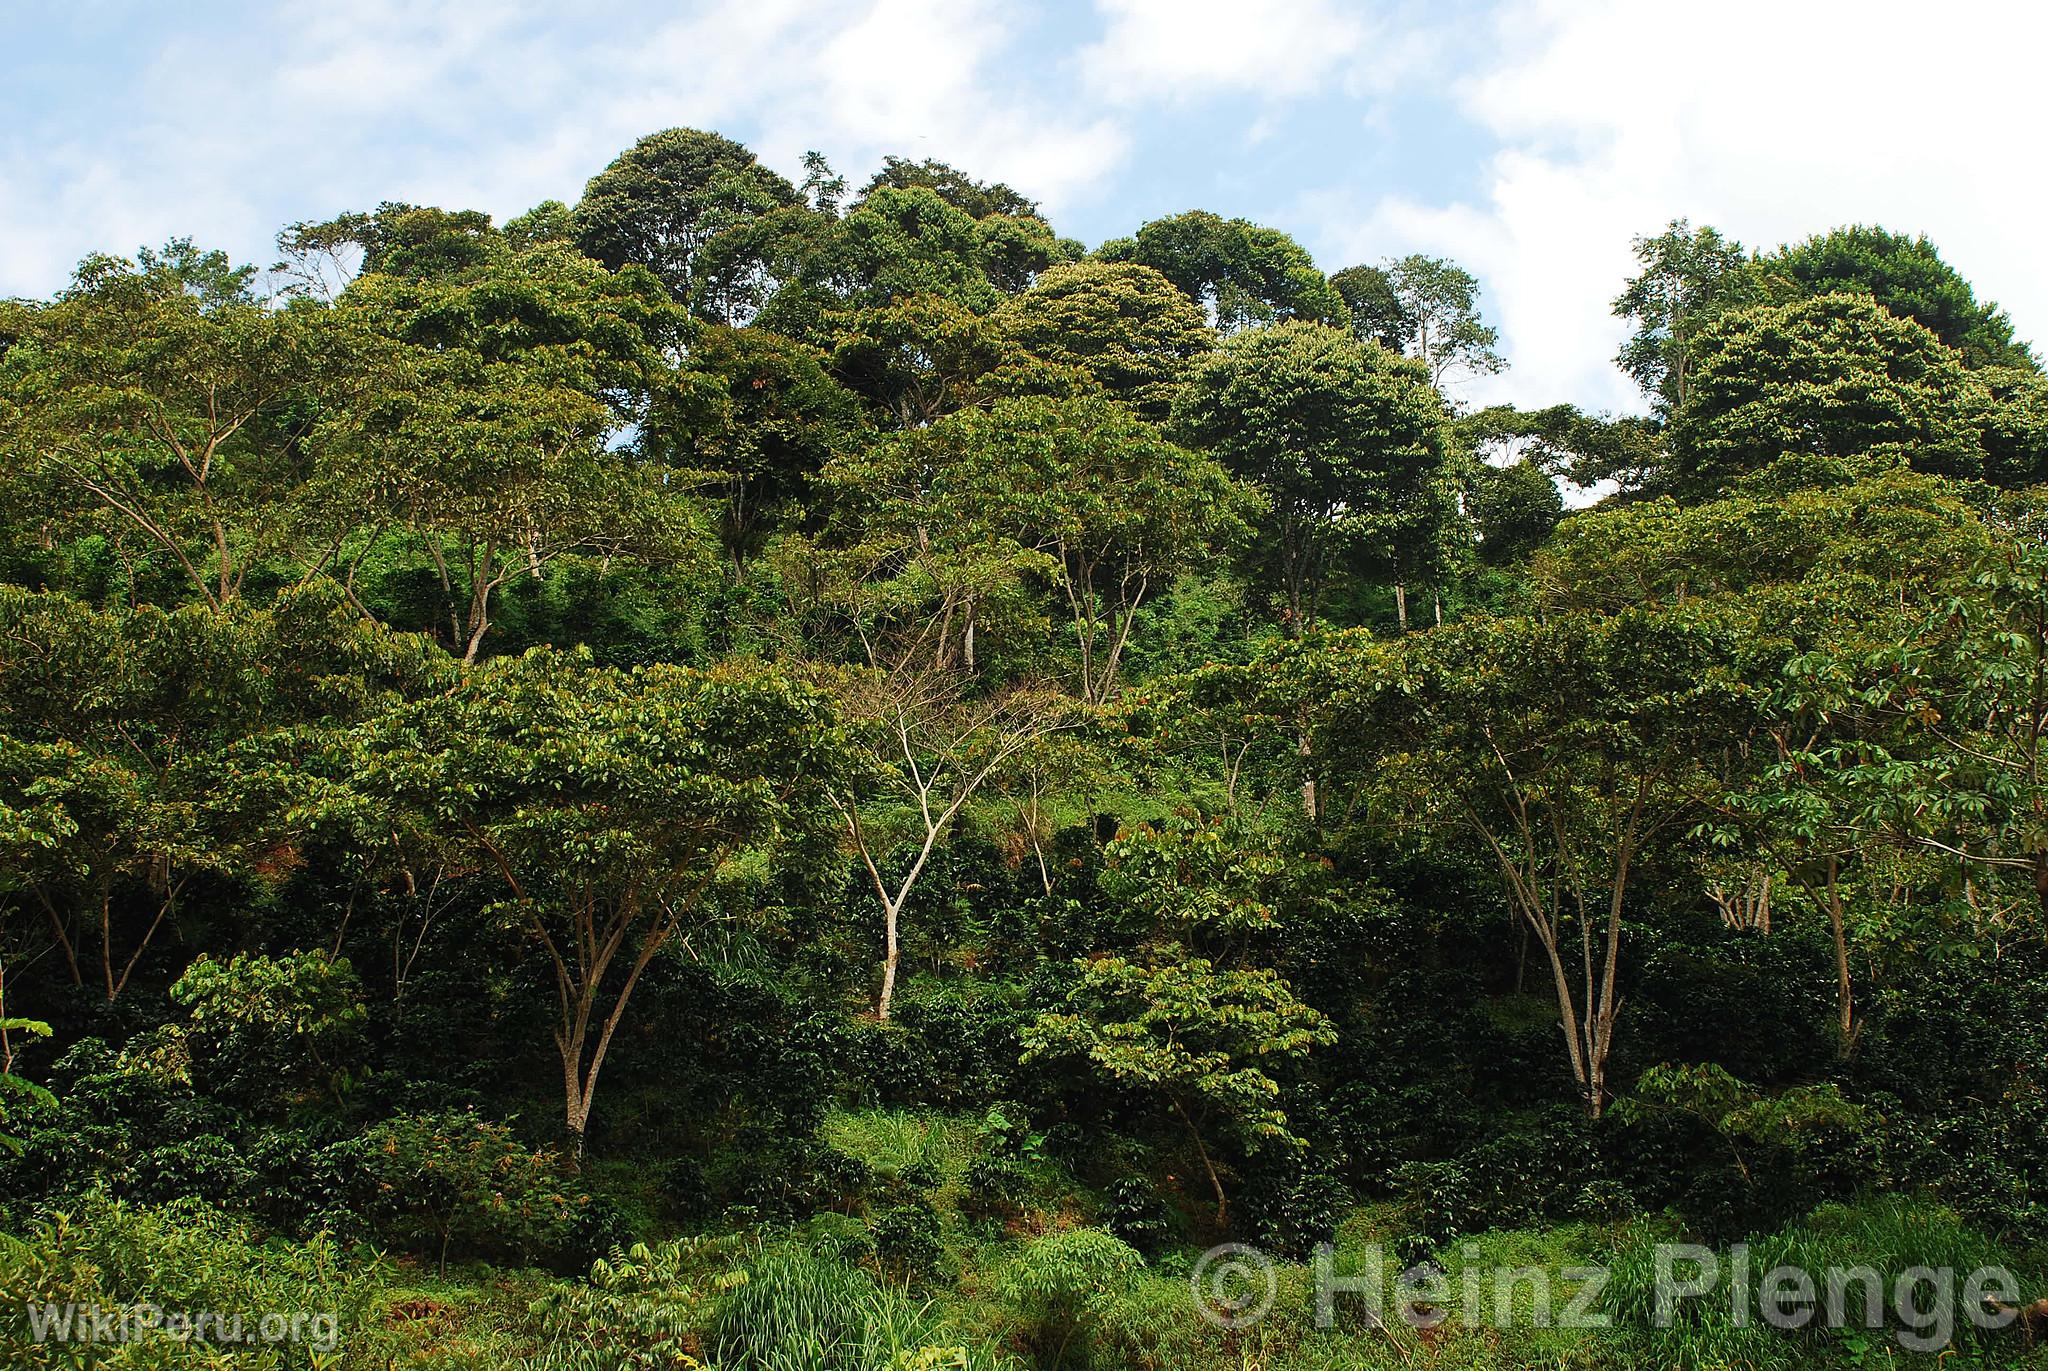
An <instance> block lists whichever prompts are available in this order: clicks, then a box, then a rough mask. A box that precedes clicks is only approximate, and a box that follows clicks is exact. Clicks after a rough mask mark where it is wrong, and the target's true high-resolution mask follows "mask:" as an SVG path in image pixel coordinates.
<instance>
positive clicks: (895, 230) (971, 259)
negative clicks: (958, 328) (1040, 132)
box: [833, 186, 1063, 313]
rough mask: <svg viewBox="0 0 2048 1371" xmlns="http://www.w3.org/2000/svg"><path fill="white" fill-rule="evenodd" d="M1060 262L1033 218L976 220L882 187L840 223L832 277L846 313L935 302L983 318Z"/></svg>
mask: <svg viewBox="0 0 2048 1371" xmlns="http://www.w3.org/2000/svg"><path fill="white" fill-rule="evenodd" d="M1062 255H1063V250H1062V249H1061V247H1060V245H1059V243H1058V241H1057V240H1056V239H1054V237H1053V234H1052V230H1051V229H1050V228H1048V227H1047V226H1046V224H1045V221H1044V220H1042V219H1039V218H1037V217H1035V216H1027V217H1022V218H1011V217H1008V216H1005V215H990V216H988V217H986V218H981V219H977V218H975V217H974V216H973V215H971V214H968V213H967V212H966V211H965V210H962V209H958V208H956V207H955V206H953V205H951V204H949V203H947V201H946V200H945V199H944V198H943V197H941V196H940V195H939V193H938V192H937V191H934V190H930V189H927V188H926V187H923V186H909V187H905V188H897V187H894V186H883V187H881V188H879V189H876V190H874V191H873V192H872V193H870V194H869V195H867V196H865V197H864V198H863V199H862V200H861V202H860V203H859V204H858V205H856V206H855V207H854V208H853V209H851V210H850V211H848V213H847V215H846V218H845V219H843V220H841V221H840V224H839V230H838V235H837V238H836V240H835V244H834V247H833V263H834V273H833V274H834V276H835V277H836V279H837V281H838V284H839V291H838V294H839V296H840V298H841V299H842V300H843V301H844V302H845V303H846V304H847V305H850V306H854V307H873V306H879V305H886V304H889V303H890V302H892V301H897V300H902V299H905V298H907V297H910V296H913V295H937V296H941V297H943V298H945V299H947V300H949V301H952V302H953V303H955V304H958V305H960V306H962V307H963V308H966V309H970V310H973V311H975V312H976V313H986V312H987V311H989V310H991V309H993V308H995V307H996V305H997V304H999V303H1000V302H1001V300H1002V298H1003V296H1004V295H1006V294H1012V293H1014V292H1016V291H1020V290H1023V289H1024V288H1025V287H1026V286H1028V285H1030V284H1031V281H1032V278H1033V277H1035V276H1036V275H1037V274H1038V273H1039V272H1040V271H1042V270H1044V269H1045V268H1046V267H1048V266H1050V265H1051V264H1052V263H1053V262H1055V261H1058V260H1059V259H1060V257H1061V256H1062Z"/></svg>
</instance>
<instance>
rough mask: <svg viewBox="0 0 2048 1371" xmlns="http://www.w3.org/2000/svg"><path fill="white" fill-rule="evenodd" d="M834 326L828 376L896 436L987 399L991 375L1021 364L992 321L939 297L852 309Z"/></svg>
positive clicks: (1020, 357) (1014, 347)
mask: <svg viewBox="0 0 2048 1371" xmlns="http://www.w3.org/2000/svg"><path fill="white" fill-rule="evenodd" d="M837 325H838V336H837V339H836V341H835V344H834V346H833V349H832V352H831V354H830V363H829V369H830V371H831V373H832V375H833V376H834V377H835V378H837V379H838V380H839V381H840V383H841V384H843V385H844V386H846V388H847V389H849V390H851V391H853V392H854V394H856V395H858V396H860V397H861V398H862V399H863V400H865V401H866V402H867V403H868V406H869V407H870V409H871V410H873V411H874V414H875V416H876V418H877V420H878V422H879V423H881V424H882V425H884V426H887V427H893V428H897V429H902V430H910V429H918V428H923V427H925V426H926V425H928V424H931V423H933V422H934V421H936V420H937V419H939V418H941V417H942V416H944V415H947V414H950V413H952V412H953V411H955V410H958V409H964V408H966V407H968V406H969V405H973V404H977V403H980V402H982V401H984V400H986V399H988V398H990V397H991V396H992V395H993V394H994V393H996V391H997V389H998V385H997V383H996V379H995V378H996V377H997V376H998V374H999V373H1001V372H1003V371H1004V370H1006V369H1011V368H1016V367H1019V366H1021V365H1022V364H1024V363H1025V362H1026V361H1027V360H1028V359H1027V358H1026V357H1025V355H1024V353H1023V351H1022V350H1021V349H1020V348H1019V347H1018V345H1017V343H1016V342H1015V341H1014V340H1012V339H1011V338H1009V337H1008V336H1006V335H1005V334H1004V332H1003V331H1002V329H1001V328H1000V327H999V326H998V324H997V322H996V321H995V320H993V319H991V318H989V317H987V316H984V315H980V314H976V313H974V312H973V311H971V310H969V309H967V308H965V307H964V306H961V305H959V304H956V303H954V302H953V301H951V300H948V299H946V298H945V297H944V296H940V295H914V296H911V297H909V298H908V299H904V300H898V301H896V302H894V303H892V304H887V305H880V306H875V307H871V308H867V309H861V310H856V311H853V312H851V313H849V314H844V315H840V316H838V317H837Z"/></svg>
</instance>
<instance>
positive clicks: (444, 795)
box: [289, 649, 842, 1155]
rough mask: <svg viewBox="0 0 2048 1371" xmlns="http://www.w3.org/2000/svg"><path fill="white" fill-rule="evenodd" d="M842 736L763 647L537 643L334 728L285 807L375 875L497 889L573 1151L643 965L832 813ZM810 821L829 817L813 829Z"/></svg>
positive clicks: (802, 843)
mask: <svg viewBox="0 0 2048 1371" xmlns="http://www.w3.org/2000/svg"><path fill="white" fill-rule="evenodd" d="M841 764H842V753H841V750H840V746H839V743H838V740H837V735H836V734H835V732H834V730H833V727H832V725H831V722H830V720H829V717H828V712H827V709H826V705H825V702H824V700H823V699H822V697H820V696H819V695H818V694H817V693H816V692H815V691H812V690H809V689H806V688H804V687H801V686H798V685H796V684H794V683H792V682H791V681H790V680H789V679H787V678H786V677H784V676H782V675H781V674H779V673H777V672H775V671H772V670H770V669H768V668H765V667H753V666H746V665H740V664H732V665H726V666H721V667H718V668H716V669H713V670H710V671H691V670H686V669H684V668H680V667H670V666H659V667H648V668H641V669H637V670H634V671H631V672H621V671H614V670H607V669H604V668H599V667H595V666H593V665H591V664H590V661H589V658H588V655H587V654H580V653H567V652H556V651H552V650H547V649H536V650H534V651H532V652H529V653H527V654H525V655H524V656H522V657H517V658H510V659H503V660H499V661H495V662H491V663H488V664H486V665H484V666H481V667H478V668H476V669H475V670H474V671H472V672H471V673H470V674H468V675H467V676H466V678H465V679H464V682H463V684H462V686H461V687H460V688H458V689H457V690H455V691H452V692H450V693H448V694H444V695H438V696H434V697H431V698H428V699H425V700H421V701H418V702H416V703H413V704H409V705H405V706H402V707H400V708H398V709H396V710H393V711H391V712H389V713H387V714H385V715H383V716H381V717H378V718H375V719H372V720H370V721H369V722H367V723H365V724H363V725H361V726H359V727H357V728H355V729H352V730H349V731H347V732H345V733H341V734H338V735H330V738H329V740H328V741H327V742H326V743H325V745H324V746H322V747H321V748H320V750H319V751H317V752H316V753H315V754H314V755H313V756H312V757H311V758H308V759H306V760H305V761H304V762H303V763H302V764H300V765H302V766H303V767H305V768H308V769H310V770H312V772H313V773H314V776H315V778H316V779H315V780H314V781H312V782H310V783H309V784H308V785H307V786H306V788H305V789H306V794H305V797H304V799H302V800H301V801H300V802H299V803H298V804H297V805H296V806H294V807H293V808H292V810H291V811H290V812H289V814H290V816H292V817H295V820H296V822H297V823H298V824H299V825H300V826H301V827H304V828H306V829H308V830H310V831H315V832H317V831H320V830H321V829H325V830H327V831H338V832H340V833H342V834H346V835H348V836H349V838H350V841H351V844H352V846H354V848H355V849H356V850H357V851H359V852H361V853H363V854H364V855H365V856H367V857H371V858H372V859H377V860H378V861H379V866H380V869H381V870H382V871H383V872H384V873H385V875H386V877H387V879H391V880H401V881H402V880H417V877H416V876H414V875H413V874H412V873H415V872H427V871H435V870H440V871H445V872H447V873H448V874H450V875H451V876H456V877H467V878H471V879H473V880H475V881H477V882H479V883H481V884H483V885H484V886H486V887H495V889H496V893H497V896H498V898H497V899H496V900H495V901H494V902H493V904H492V905H491V909H492V911H493V912H494V913H495V915H496V916H497V918H498V920H499V921H500V924H501V926H502V927H503V928H504V930H505V931H506V933H507V934H508V935H509V936H510V940H511V942H510V947H509V949H508V950H509V951H511V952H512V953H513V954H514V955H515V956H521V955H531V956H535V957H537V958H538V959H539V961H540V964H541V965H542V966H543V967H544V968H545V971H546V975H547V979H548V980H549V981H551V982H552V985H553V989H554V996H553V998H554V1013H553V1015H552V1025H551V1036H552V1038H553V1040H554V1046H555V1050H556V1053H557V1055H558V1056H559V1058H560V1060H561V1068H562V1091H563V1095H562V1099H563V1124H564V1127H565V1128H566V1130H567V1133H568V1136H569V1137H570V1139H571V1141H572V1144H573V1147H574V1149H575V1151H576V1153H577V1154H578V1155H580V1154H581V1152H582V1147H583V1140H584V1135H585V1132H586V1130H587V1128H588V1126H589V1122H590V1117H591V1109H592V1105H593V1103H594V1100H595V1097H596V1093H597V1086H598V1081H599V1077H600V1074H601V1073H602V1071H603V1069H604V1065H605V1060H606V1058H607V1056H608V1055H609V1053H610V1051H611V1048H612V1044H613V1041H614V1038H615V1036H616V1034H617V1032H618V1029H619V1025H620V1023H621V1022H622V1021H623V1020H624V1018H625V1015H626V1010H627V1008H628V1006H629V1004H630V1003H631V1000H632V997H633V992H634V990H635V989H636V988H637V987H638V985H639V984H640V981H641V978H642V977H643V976H644V975H645V974H646V972H647V969H648V967H649V966H650V965H652V964H653V962H654V960H655V958H656V957H657V956H659V955H661V954H662V953H663V952H664V951H666V950H668V949H670V948H673V947H676V946H678V945H681V944H684V943H685V942H686V941H687V939H688V937H689V935H690V932H691V930H692V925H693V921H695V920H698V919H700V918H702V917H704V916H705V915H706V914H707V913H708V912H710V911H713V910H716V909H718V908H720V907H721V904H722V902H723V901H727V900H734V899H744V892H745V890H746V888H747V886H748V883H749V882H750V881H751V880H752V879H753V876H752V875H750V873H751V872H753V871H755V870H756V869H757V866H758V863H759V862H760V861H761V860H762V858H763V857H764V855H765V854H767V853H770V852H774V853H778V854H781V855H783V856H784V857H799V858H800V857H801V856H802V854H803V853H804V852H806V851H809V850H810V849H808V848H807V847H806V842H807V841H808V840H809V839H810V838H812V837H814V836H815V835H817V834H818V833H820V832H829V831H830V825H829V821H827V820H825V815H826V813H827V812H828V811H825V810H824V809H823V808H822V806H823V805H824V802H825V795H826V793H827V792H828V791H829V790H830V789H831V788H833V787H834V786H835V784H836V783H837V777H838V775H839V770H840V767H841ZM821 822H824V823H825V827H824V828H823V829H820V827H819V825H820V823H821Z"/></svg>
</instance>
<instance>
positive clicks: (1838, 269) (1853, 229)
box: [1757, 224, 2039, 371]
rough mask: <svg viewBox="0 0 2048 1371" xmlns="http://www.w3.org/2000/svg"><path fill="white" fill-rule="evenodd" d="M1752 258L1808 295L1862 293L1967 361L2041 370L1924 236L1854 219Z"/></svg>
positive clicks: (1999, 315) (1997, 312)
mask: <svg viewBox="0 0 2048 1371" xmlns="http://www.w3.org/2000/svg"><path fill="white" fill-rule="evenodd" d="M1757 265H1758V268H1759V269H1760V270H1761V271H1762V272H1763V273H1765V275H1766V276H1768V277H1774V278H1781V279H1783V280H1785V281H1789V282H1790V283H1792V284H1793V285H1794V286H1796V287H1797V288H1798V289H1799V290H1800V291H1801V292H1802V293H1804V294H1806V295H1867V296H1869V297H1870V299H1871V300H1873V301H1874V302H1876V303H1877V304H1879V305H1881V306H1883V307H1884V309H1885V310H1886V311H1888V312H1889V313H1891V314H1893V315H1896V316H1897V317H1898V318H1901V319H1911V320H1912V321H1913V322H1914V323H1916V324H1919V325H1920V326H1921V327H1923V328H1925V329H1927V330H1928V331H1929V332H1930V333H1932V334H1933V335H1934V336H1935V337H1937V338H1939V339H1941V341H1942V342H1943V343H1944V344H1946V345H1947V346H1949V347H1952V348H1954V349H1955V350H1956V351H1957V352H1959V353H1961V354H1962V357H1963V363H1964V365H1966V366H1969V367H2019V368H2022V369H2024V370H2028V371H2038V370H2039V366H2038V364H2037V363H2036V362H2035V360H2034V355H2033V353H2032V352H2031V351H2030V350H2029V349H2028V347H2027V345H2026V344H2025V343H2022V342H2019V341H2017V340H2016V339H2014V337H2013V333H2012V320H2011V319H2010V318H2008V317H2007V316H2006V313H2005V311H2004V310H2002V309H2000V308H1998V306H1996V305H1994V304H1991V303H1990V302H1989V301H1985V302H1982V303H1980V302H1979V301H1978V299H1977V294H1976V292H1975V291H1974V290H1973V289H1971V287H1970V283H1969V282H1968V281H1965V280H1964V279H1963V278H1962V276H1961V275H1959V274H1958V273H1957V272H1956V269H1955V268H1954V267H1952V266H1950V265H1949V264H1948V263H1946V262H1944V261H1942V260H1941V254H1940V253H1939V252H1937V251H1936V250H1935V247H1934V244H1932V243H1930V242H1928V241H1927V238H1926V236H1925V235H1921V236H1919V237H1913V238H1909V237H1907V236H1906V235H1905V234H1902V233H1890V232H1887V231H1886V230H1884V229H1882V228H1879V227H1876V226H1875V225H1872V226H1869V227H1865V226H1864V225H1861V224H1856V225H1852V226H1850V227H1848V228H1838V229H1835V230H1834V231H1833V232H1831V233H1824V234H1817V235H1815V236H1814V237H1812V238H1808V239H1807V240H1806V241H1805V242H1803V243H1798V244H1794V245H1792V246H1790V247H1784V248H1780V249H1779V250H1778V251H1776V252H1774V253H1772V254H1771V255H1770V256H1768V257H1764V258H1762V259H1761V260H1760V261H1759V262H1758V264H1757Z"/></svg>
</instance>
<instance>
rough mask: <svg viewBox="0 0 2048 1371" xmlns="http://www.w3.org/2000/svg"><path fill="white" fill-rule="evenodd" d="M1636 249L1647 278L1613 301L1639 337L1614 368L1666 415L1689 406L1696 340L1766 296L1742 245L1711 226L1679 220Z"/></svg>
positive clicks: (1633, 283) (1632, 282)
mask: <svg viewBox="0 0 2048 1371" xmlns="http://www.w3.org/2000/svg"><path fill="white" fill-rule="evenodd" d="M1634 246H1635V254H1636V260H1637V261H1638V262H1640V263H1642V266H1643V270H1642V272H1641V273H1640V274H1639V275H1637V276H1636V277H1635V278H1633V279H1632V280H1630V282H1629V283H1628V288H1627V289H1626V290H1624V291H1622V293H1621V294H1620V295H1619V296H1617V297H1616V298H1615V301H1614V313H1615V315H1616V316H1617V317H1619V318H1622V319H1626V320H1628V321H1630V322H1631V323H1633V324H1634V325H1635V332H1634V333H1633V334H1632V335H1630V337H1629V340H1628V341H1627V342H1626V343H1624V344H1622V348H1621V352H1620V353H1619V354H1618V355H1617V356H1616V358H1615V360H1616V361H1617V362H1618V363H1620V365H1621V369H1622V370H1623V371H1625V372H1627V373H1628V374H1629V375H1630V376H1631V377H1633V378H1634V380H1635V383H1636V384H1637V385H1639V386H1641V387H1642V389H1643V394H1644V395H1646V396H1648V397H1649V398H1650V400H1651V401H1653V402H1654V403H1655V405H1656V407H1657V410H1658V412H1659V413H1660V414H1667V415H1668V414H1669V413H1671V412H1672V411H1673V410H1675V409H1677V408H1678V407H1679V406H1680V405H1682V404H1684V403H1685V398H1686V391H1687V388H1688V384H1689V382H1690V379H1691V377H1690V368H1691V365H1692V357H1691V351H1690V349H1691V345H1692V338H1693V335H1694V334H1696V333H1698V332H1699V330H1700V329H1701V328H1703V327H1704V326H1705V325H1707V324H1708V323H1711V322H1712V321H1713V319H1714V317H1715V316H1716V315H1718V314H1719V313H1720V312H1721V311H1722V310H1723V309H1726V308H1728V307H1730V306H1733V305H1743V304H1754V303H1757V302H1758V301H1759V300H1761V299H1762V298H1763V288H1762V285H1761V283H1760V282H1759V281H1758V279H1757V275H1756V272H1755V270H1754V269H1753V268H1752V267H1751V265H1750V260H1749V254H1748V253H1747V252H1746V251H1745V250H1744V249H1743V247H1742V245H1741V244H1740V243H1737V242H1734V241H1732V240H1730V239H1727V238H1724V237H1722V236H1721V232H1720V230H1718V229H1715V228H1712V227H1709V226H1706V225H1702V226H1701V227H1700V228H1698V229H1694V228H1693V227H1692V225H1691V224H1689V223H1687V222H1686V221H1685V220H1683V219H1674V220H1672V221H1671V223H1670V224H1669V225H1668V226H1667V227H1666V228H1665V230H1664V232H1662V233H1660V234H1657V235H1656V236H1655V237H1643V238H1638V239H1636V240H1635V244H1634Z"/></svg>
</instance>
